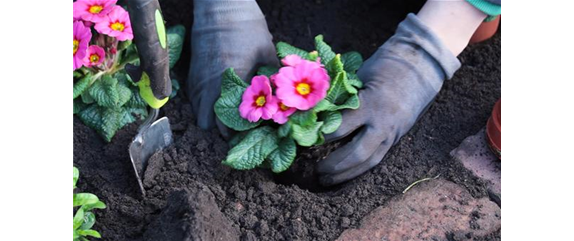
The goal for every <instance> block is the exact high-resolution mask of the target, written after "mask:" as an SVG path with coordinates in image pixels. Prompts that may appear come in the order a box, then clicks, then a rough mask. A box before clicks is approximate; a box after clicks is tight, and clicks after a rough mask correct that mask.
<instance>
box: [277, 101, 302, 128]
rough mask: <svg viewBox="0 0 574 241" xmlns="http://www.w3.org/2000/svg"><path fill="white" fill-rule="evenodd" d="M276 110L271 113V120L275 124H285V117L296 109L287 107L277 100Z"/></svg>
mask: <svg viewBox="0 0 574 241" xmlns="http://www.w3.org/2000/svg"><path fill="white" fill-rule="evenodd" d="M277 107H278V108H277V112H275V114H273V121H275V122H276V123H277V124H281V125H283V124H285V122H287V120H289V119H288V118H287V117H289V116H290V115H292V114H293V113H294V112H295V111H296V110H297V109H295V108H293V107H288V106H286V105H284V104H283V103H282V102H280V101H278V102H277Z"/></svg>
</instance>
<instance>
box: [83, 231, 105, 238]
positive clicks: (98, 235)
mask: <svg viewBox="0 0 574 241" xmlns="http://www.w3.org/2000/svg"><path fill="white" fill-rule="evenodd" d="M78 234H79V235H82V236H92V237H94V238H101V237H102V235H100V233H98V231H96V230H92V229H89V230H78Z"/></svg>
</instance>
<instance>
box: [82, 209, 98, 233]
mask: <svg viewBox="0 0 574 241" xmlns="http://www.w3.org/2000/svg"><path fill="white" fill-rule="evenodd" d="M94 223H96V215H94V213H92V212H85V214H84V221H83V223H82V225H81V226H80V229H81V230H88V229H90V228H92V227H93V226H94Z"/></svg>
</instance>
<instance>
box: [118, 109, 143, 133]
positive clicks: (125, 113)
mask: <svg viewBox="0 0 574 241" xmlns="http://www.w3.org/2000/svg"><path fill="white" fill-rule="evenodd" d="M147 115H148V113H147V108H132V107H125V108H122V112H121V118H120V123H119V125H118V127H119V128H118V129H121V128H122V127H124V126H125V125H127V124H130V123H133V122H135V121H137V120H143V119H145V118H146V117H147Z"/></svg>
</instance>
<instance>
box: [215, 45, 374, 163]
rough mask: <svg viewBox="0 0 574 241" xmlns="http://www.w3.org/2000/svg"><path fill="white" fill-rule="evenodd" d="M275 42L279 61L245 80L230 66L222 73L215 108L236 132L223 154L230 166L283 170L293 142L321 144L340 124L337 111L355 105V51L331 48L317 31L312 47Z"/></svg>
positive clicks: (357, 62)
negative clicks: (346, 51) (279, 65)
mask: <svg viewBox="0 0 574 241" xmlns="http://www.w3.org/2000/svg"><path fill="white" fill-rule="evenodd" d="M276 48H277V55H278V57H279V58H280V59H281V63H282V65H281V67H280V68H277V67H275V66H263V67H261V68H259V70H258V71H257V75H256V76H255V77H253V78H252V79H251V81H250V83H249V84H247V83H246V81H244V80H242V79H241V78H240V77H239V76H238V75H237V74H235V71H234V70H233V69H232V68H228V69H227V70H225V72H224V73H223V76H222V77H223V78H222V82H221V96H220V97H219V99H218V100H217V101H216V102H215V107H214V111H215V114H216V115H217V118H218V119H219V120H220V121H221V123H223V124H224V125H225V126H227V127H229V128H231V129H233V130H235V131H237V132H238V133H237V135H235V136H234V137H233V138H232V139H231V140H230V143H229V144H230V146H231V147H232V148H231V149H230V150H229V152H228V153H227V157H226V159H225V160H223V164H225V165H228V166H230V167H232V168H234V169H239V170H247V169H252V168H257V167H263V168H269V169H271V170H272V171H273V172H277V173H278V172H283V171H285V170H287V169H288V168H289V167H290V166H291V164H292V163H293V161H294V160H295V156H296V153H297V145H299V146H314V145H321V144H323V143H324V141H325V137H324V135H325V134H330V133H333V132H335V131H336V130H337V129H338V128H339V126H340V125H341V123H342V121H343V118H342V115H341V112H340V111H341V110H344V109H356V108H359V105H360V103H359V97H358V91H359V89H360V88H361V87H362V82H361V81H360V80H359V79H358V77H357V74H356V71H357V70H358V69H359V67H360V66H361V65H362V64H363V58H362V57H361V55H360V54H359V53H357V52H348V53H344V54H336V53H335V52H333V50H332V49H331V47H330V46H329V45H328V44H327V43H325V42H324V41H323V36H322V35H319V36H317V37H315V50H314V51H311V52H307V51H305V50H302V49H299V48H297V47H294V46H291V45H289V44H287V43H284V42H279V43H277V46H276Z"/></svg>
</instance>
